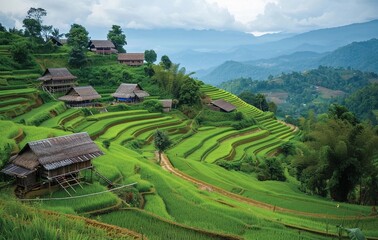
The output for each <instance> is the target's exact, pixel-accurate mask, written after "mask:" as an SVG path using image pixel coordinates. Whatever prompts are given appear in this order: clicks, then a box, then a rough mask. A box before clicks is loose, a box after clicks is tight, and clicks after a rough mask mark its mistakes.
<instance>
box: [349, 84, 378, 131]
mask: <svg viewBox="0 0 378 240" xmlns="http://www.w3.org/2000/svg"><path fill="white" fill-rule="evenodd" d="M345 105H346V106H347V107H348V108H349V109H350V110H351V111H352V112H354V113H356V115H357V116H359V117H360V118H362V119H369V120H370V121H372V123H373V124H378V121H377V117H376V116H375V115H374V114H373V112H372V111H373V110H375V109H378V84H377V83H372V84H369V85H367V86H366V87H364V88H362V89H360V90H358V91H356V92H354V93H353V94H352V95H350V96H349V97H347V98H346V99H345Z"/></svg>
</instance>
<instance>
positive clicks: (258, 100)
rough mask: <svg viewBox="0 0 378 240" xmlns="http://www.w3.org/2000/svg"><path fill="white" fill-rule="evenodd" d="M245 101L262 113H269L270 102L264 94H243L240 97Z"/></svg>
mask: <svg viewBox="0 0 378 240" xmlns="http://www.w3.org/2000/svg"><path fill="white" fill-rule="evenodd" d="M238 97H239V98H241V99H242V100H243V101H245V102H246V103H249V104H251V105H253V106H255V107H257V108H258V109H260V110H262V111H268V110H269V105H268V102H267V101H266V98H265V96H264V95H263V94H261V93H258V94H253V93H252V92H247V91H245V92H242V93H241V94H240V95H239V96H238Z"/></svg>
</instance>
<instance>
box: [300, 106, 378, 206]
mask: <svg viewBox="0 0 378 240" xmlns="http://www.w3.org/2000/svg"><path fill="white" fill-rule="evenodd" d="M345 116H353V114H351V113H350V112H347V109H346V108H345V107H343V106H338V105H336V106H331V107H330V110H329V116H328V118H327V117H325V116H322V119H321V120H319V121H318V122H317V121H316V119H314V118H313V117H312V115H310V116H309V119H307V120H306V121H302V126H305V127H304V128H303V129H305V134H304V137H303V139H304V142H305V144H306V145H304V146H302V147H301V150H300V151H299V152H298V154H297V155H296V157H295V160H294V162H293V166H294V167H296V169H297V177H298V179H299V180H300V181H301V182H302V183H303V185H304V186H305V188H307V189H308V190H310V191H311V192H313V193H315V194H319V195H321V196H326V195H327V194H329V195H330V196H331V197H332V198H333V199H334V200H337V201H358V202H372V201H375V200H374V199H375V198H374V196H375V194H372V191H371V190H372V189H377V188H376V186H377V184H376V179H377V176H378V169H377V167H376V166H374V164H373V161H374V158H375V156H376V154H377V153H378V152H377V151H378V149H377V148H376V146H377V145H378V135H377V134H376V133H374V131H373V130H372V126H370V125H368V124H357V123H356V122H355V121H351V120H350V118H349V117H347V118H345ZM358 185H360V186H358ZM357 188H358V189H364V192H363V193H362V192H361V193H360V195H359V196H356V195H354V194H352V193H353V192H354V191H355V190H356V189H357ZM373 191H374V190H373ZM362 196H363V197H362Z"/></svg>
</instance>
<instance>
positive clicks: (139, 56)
mask: <svg viewBox="0 0 378 240" xmlns="http://www.w3.org/2000/svg"><path fill="white" fill-rule="evenodd" d="M118 61H119V62H120V63H123V64H126V65H128V66H142V65H143V63H144V53H119V54H118Z"/></svg>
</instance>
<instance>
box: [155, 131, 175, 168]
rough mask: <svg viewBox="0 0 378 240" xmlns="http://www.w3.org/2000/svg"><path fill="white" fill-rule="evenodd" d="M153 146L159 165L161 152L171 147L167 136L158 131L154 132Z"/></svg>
mask: <svg viewBox="0 0 378 240" xmlns="http://www.w3.org/2000/svg"><path fill="white" fill-rule="evenodd" d="M154 144H155V148H156V149H157V150H158V151H159V164H160V162H161V154H162V152H164V151H165V150H166V149H168V148H169V147H170V146H171V144H172V142H171V140H169V138H168V136H167V135H166V134H165V133H164V132H162V131H160V130H159V129H158V130H156V132H155V135H154Z"/></svg>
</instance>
